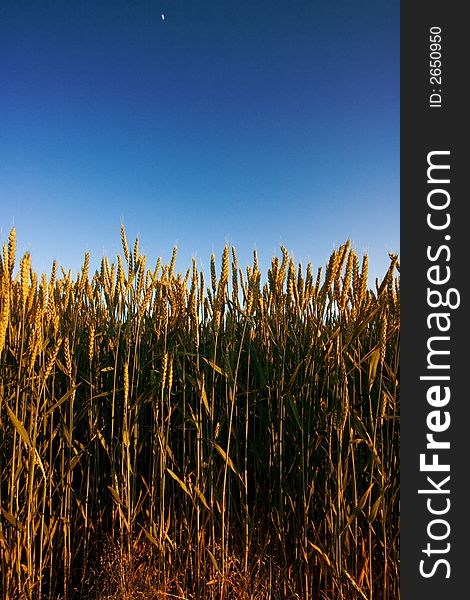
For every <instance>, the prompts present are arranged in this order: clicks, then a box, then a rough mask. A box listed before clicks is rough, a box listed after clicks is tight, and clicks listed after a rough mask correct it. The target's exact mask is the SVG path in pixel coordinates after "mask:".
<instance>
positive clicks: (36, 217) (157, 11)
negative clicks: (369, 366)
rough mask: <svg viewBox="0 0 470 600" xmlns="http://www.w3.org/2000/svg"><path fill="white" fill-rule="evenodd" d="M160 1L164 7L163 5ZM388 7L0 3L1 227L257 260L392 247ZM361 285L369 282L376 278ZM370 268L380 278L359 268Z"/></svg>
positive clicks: (318, 261)
mask: <svg viewBox="0 0 470 600" xmlns="http://www.w3.org/2000/svg"><path fill="white" fill-rule="evenodd" d="M162 15H164V18H162ZM399 44H400V40H399V2H398V1H385V0H377V1H374V2H373V1H372V0H367V1H366V0H362V1H361V0H357V1H355V2H351V1H347V0H338V1H336V2H317V1H313V0H311V1H308V0H291V1H289V2H288V1H284V2H280V1H275V2H268V1H259V0H251V1H248V0H239V1H237V2H232V1H229V0H227V1H222V2H215V1H212V2H209V1H204V0H201V1H200V2H195V1H194V0H193V1H190V0H160V1H157V0H114V1H111V0H95V1H94V2H90V1H89V0H82V1H78V0H70V1H68V2H67V3H65V2H58V1H57V0H55V1H54V0H44V1H42V2H41V3H38V2H37V1H34V2H33V1H31V0H16V1H13V0H4V1H3V2H2V4H1V6H0V56H1V59H0V70H1V75H0V79H1V85H2V92H1V94H0V242H1V243H2V244H3V243H4V242H5V241H6V240H7V239H8V234H9V230H10V228H11V227H12V226H14V227H15V228H16V232H17V244H18V251H19V253H20V254H22V253H23V252H24V251H26V250H29V251H30V252H31V254H32V262H33V266H34V268H35V269H36V270H38V271H46V272H48V271H50V267H51V264H52V260H53V259H56V260H57V261H58V263H59V265H63V266H64V268H65V269H66V270H68V269H69V268H70V269H72V271H74V272H76V271H78V270H79V269H80V266H81V264H82V262H83V256H84V253H85V251H86V250H88V251H90V253H91V259H92V265H93V266H94V267H97V266H98V265H99V262H100V260H101V257H102V256H103V255H108V256H109V258H110V259H113V258H114V257H115V256H116V254H117V253H118V252H121V246H120V236H119V228H120V225H121V223H124V226H125V228H126V232H127V237H128V241H129V244H132V243H133V241H134V239H135V237H136V236H138V237H139V242H140V247H141V251H142V252H144V253H145V254H146V255H147V259H148V264H149V266H153V265H155V264H156V261H157V258H158V257H159V256H161V257H162V258H163V260H164V261H169V260H170V257H171V253H172V249H173V246H174V245H175V244H176V245H177V246H178V249H179V258H178V262H177V267H178V269H179V270H181V271H185V270H186V268H187V267H189V266H190V264H191V257H192V256H196V258H197V260H198V264H199V266H201V267H202V268H204V269H208V267H209V263H210V255H211V253H212V252H214V253H215V254H216V257H217V262H218V265H220V257H221V254H222V251H223V247H224V245H225V244H226V243H229V244H233V245H235V247H236V248H237V252H238V255H239V262H240V264H241V265H242V266H247V265H248V264H250V263H251V256H252V252H253V249H254V248H256V249H257V252H258V254H259V257H260V263H261V266H262V267H264V268H267V267H268V266H269V263H270V259H271V257H272V256H273V255H274V254H277V255H279V254H280V245H281V244H282V245H284V246H286V248H287V249H288V250H289V251H290V252H291V253H292V255H293V256H294V258H295V259H296V261H297V262H298V261H302V262H303V263H304V264H306V263H307V262H312V263H313V267H314V268H315V269H316V268H317V267H318V266H320V265H323V264H324V263H325V262H326V261H327V259H328V257H329V256H330V254H331V252H332V250H333V248H334V247H338V246H339V245H340V244H341V243H343V242H345V241H346V239H348V238H350V239H351V240H352V243H353V247H354V248H355V250H356V251H357V252H358V254H359V255H360V256H361V255H362V254H363V253H364V252H368V254H369V259H370V273H371V276H372V277H376V276H379V277H381V276H383V275H384V274H385V271H386V268H387V266H388V263H389V259H388V252H389V251H392V252H399V60H400V57H399ZM372 281H373V280H372ZM371 283H372V282H371Z"/></svg>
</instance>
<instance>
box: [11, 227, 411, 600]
mask: <svg viewBox="0 0 470 600" xmlns="http://www.w3.org/2000/svg"><path fill="white" fill-rule="evenodd" d="M15 240H16V236H15V232H14V230H12V232H11V233H10V237H9V240H8V244H7V245H4V248H3V258H2V257H0V280H1V295H0V511H1V514H0V564H1V566H0V589H1V590H2V594H3V596H2V598H4V599H5V600H7V599H8V600H14V599H17V598H19V599H23V598H24V599H26V600H36V599H37V600H39V599H42V598H46V599H59V598H61V599H69V598H84V599H86V598H97V599H102V600H104V599H105V598H106V599H118V598H119V599H124V598H125V599H131V598H146V599H152V598H155V599H157V598H169V599H170V598H180V599H188V600H189V599H201V600H205V599H208V600H212V599H213V600H215V599H217V600H223V599H227V600H232V599H234V600H236V599H237V598H240V599H241V598H243V599H248V600H249V599H255V598H256V599H268V598H270V599H280V600H281V599H287V598H297V599H301V600H314V599H315V600H317V599H324V600H326V599H331V600H333V599H334V600H341V599H343V600H353V599H354V600H355V599H357V598H365V599H366V600H378V599H381V600H392V599H396V598H399V334H400V314H399V306H400V300H399V298H400V297H399V293H400V287H399V274H398V272H397V270H398V269H399V266H398V259H397V257H396V256H394V255H393V256H391V257H390V259H391V263H390V268H389V269H388V271H387V273H386V274H385V276H384V279H383V281H381V282H378V285H377V289H376V291H375V292H374V291H372V290H370V289H369V288H368V285H367V271H368V258H367V256H364V257H363V259H362V270H360V269H359V264H360V261H359V258H358V256H357V255H356V253H355V251H354V250H353V249H352V247H351V244H350V242H349V241H348V242H346V243H345V244H343V245H342V246H341V247H340V248H339V249H337V250H335V251H334V252H333V254H332V256H331V258H330V261H329V262H328V264H327V265H326V266H325V269H324V270H322V269H321V268H320V269H318V271H317V273H318V274H317V276H316V279H314V276H313V273H314V271H313V268H312V265H308V266H307V268H306V269H305V268H303V267H302V266H301V265H297V266H296V264H295V262H294V260H293V258H292V257H291V256H289V254H288V252H287V250H286V249H285V248H281V256H280V257H274V258H273V260H272V264H271V267H270V269H269V270H268V272H267V273H266V276H263V275H262V273H261V272H260V270H259V266H258V259H257V256H256V253H255V254H254V260H253V264H252V265H251V266H250V267H248V268H247V269H246V271H244V270H243V269H242V268H240V266H239V264H238V261H237V255H236V252H235V249H234V248H232V249H231V252H230V248H229V247H226V248H225V249H224V250H223V253H222V256H221V261H220V263H218V261H216V257H215V256H214V255H213V256H212V257H211V260H210V273H209V277H208V281H209V287H205V283H204V281H205V278H204V274H203V273H202V272H200V271H198V268H197V265H196V261H195V260H193V264H192V267H191V269H189V270H188V271H187V272H186V273H185V274H183V275H182V274H180V273H175V268H176V248H175V249H174V251H173V255H172V259H171V262H170V264H168V265H164V264H162V262H161V261H160V259H159V260H158V263H157V264H156V267H155V266H153V270H152V268H148V267H147V262H146V261H147V259H146V258H145V257H144V256H142V255H141V254H139V245H138V240H136V241H135V244H134V247H133V251H130V250H129V246H128V244H127V240H126V236H125V231H124V227H121V241H122V248H123V257H121V256H118V257H117V259H116V261H115V262H112V263H110V261H109V260H108V259H104V260H103V262H102V264H101V268H100V270H99V271H97V272H96V273H94V274H92V275H91V274H90V273H89V267H90V256H89V254H88V253H86V255H85V260H84V264H83V267H82V269H81V271H80V272H79V273H78V274H77V276H76V278H75V279H73V277H72V275H71V273H70V272H68V273H67V272H65V271H64V270H62V276H59V272H58V271H57V265H56V264H55V263H54V266H53V269H52V273H51V275H50V276H49V277H46V276H45V275H43V276H42V277H40V276H38V275H36V273H34V272H33V270H32V268H31V257H30V256H29V254H25V256H24V257H23V258H22V259H21V261H20V262H19V263H18V264H19V266H18V273H15ZM230 257H231V259H230ZM230 260H231V263H230ZM217 263H218V264H217ZM59 271H60V269H59ZM322 272H324V273H325V277H324V278H323V279H322ZM218 273H220V277H219V278H218V277H217V274H218ZM38 282H39V284H38Z"/></svg>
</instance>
